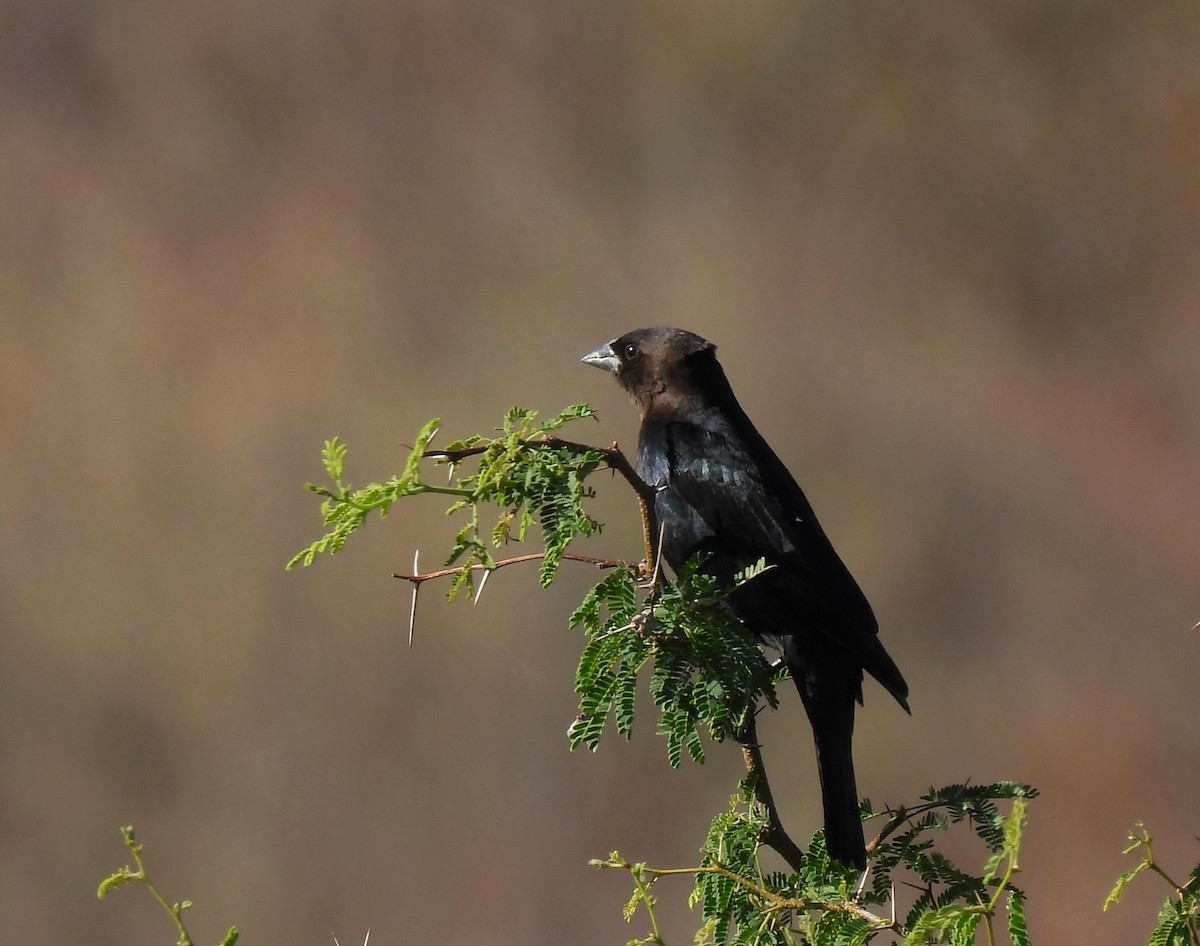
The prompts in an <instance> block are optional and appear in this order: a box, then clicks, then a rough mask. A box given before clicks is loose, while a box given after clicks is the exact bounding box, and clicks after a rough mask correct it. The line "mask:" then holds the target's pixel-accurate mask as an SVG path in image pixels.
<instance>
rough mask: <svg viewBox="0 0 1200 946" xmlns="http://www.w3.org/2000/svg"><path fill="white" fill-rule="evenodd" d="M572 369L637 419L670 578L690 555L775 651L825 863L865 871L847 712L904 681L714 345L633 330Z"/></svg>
mask: <svg viewBox="0 0 1200 946" xmlns="http://www.w3.org/2000/svg"><path fill="white" fill-rule="evenodd" d="M583 361H584V362H585V363H587V364H589V365H595V366H596V367H598V368H604V369H606V370H608V371H611V372H612V373H613V374H614V375H615V376H616V378H617V381H618V382H619V383H620V385H621V387H622V388H624V389H625V391H626V392H628V394H629V396H630V397H631V398H632V399H633V402H634V404H636V405H637V407H638V410H639V411H640V412H641V418H642V426H641V430H640V432H639V435H638V455H637V469H638V472H639V473H640V474H641V476H642V478H643V479H644V480H645V481H646V482H647V483H649V484H650V485H651V486H653V487H655V488H656V489H657V494H656V497H655V511H656V513H657V515H658V520H659V523H660V524H661V526H662V528H663V535H662V555H663V557H664V558H665V559H666V561H667V564H669V565H670V566H671V568H672V569H674V570H675V571H678V570H679V569H681V568H682V567H683V566H684V564H685V563H686V562H687V561H688V560H689V559H691V558H693V557H698V558H699V561H700V563H701V564H700V567H701V570H702V571H704V572H706V573H708V574H710V575H712V576H714V577H716V578H717V579H718V580H719V581H721V582H723V583H726V584H727V585H728V584H732V582H733V578H734V576H735V575H736V574H737V573H738V572H739V571H741V570H742V569H745V568H747V567H748V566H751V565H753V564H754V563H756V562H758V561H759V560H760V559H765V560H766V562H767V564H768V565H770V566H772V567H770V568H769V569H768V570H766V571H764V572H762V573H760V574H759V575H757V576H756V577H755V578H753V579H751V580H750V581H748V582H746V583H744V584H742V585H740V586H739V587H737V588H736V589H735V590H734V591H733V592H732V593H731V595H730V599H729V602H730V605H731V607H732V610H733V612H734V614H735V615H736V617H737V618H738V619H739V620H740V621H741V622H742V623H743V624H744V625H745V626H746V627H747V628H748V629H749V630H751V631H752V632H753V633H755V634H757V635H758V636H759V638H760V639H762V640H763V641H765V642H766V643H768V644H770V645H771V646H773V647H777V648H779V650H780V652H781V653H782V655H783V660H784V663H785V664H786V665H787V668H788V670H790V671H791V675H792V678H793V679H794V680H795V682H796V688H797V689H798V690H799V691H800V698H801V700H802V701H803V703H804V708H805V710H806V711H807V712H808V718H809V721H810V722H811V723H812V728H813V736H814V738H815V741H816V749H817V770H818V774H819V777H820V781H821V795H822V802H823V808H824V814H825V840H826V846H827V850H828V851H829V853H830V855H831V856H832V857H834V858H836V859H837V860H839V861H841V862H843V863H845V864H852V865H854V866H856V867H858V868H860V869H861V868H863V867H864V866H865V864H866V849H865V845H864V843H863V832H862V822H861V820H860V818H859V814H858V811H859V808H858V790H857V788H856V786H855V782H854V760H853V758H852V755H851V737H852V734H853V731H854V704H855V701H857V702H859V703H861V702H862V680H863V671H864V670H866V671H867V672H868V673H870V674H871V676H873V677H874V678H875V679H876V680H878V681H879V682H880V683H881V684H882V685H883V687H884V688H885V689H886V690H887V691H888V692H889V693H891V694H892V696H894V697H895V698H896V700H897V701H898V702H899V703H900V705H901V706H903V707H904V709H905V710H908V700H907V697H908V684H906V683H905V682H904V677H902V676H901V675H900V671H899V670H898V669H897V668H896V665H895V664H894V663H893V662H892V658H891V657H889V656H888V653H887V651H886V650H884V649H883V645H882V644H881V643H880V642H879V636H878V634H879V626H878V624H877V623H876V621H875V615H874V614H873V613H872V611H871V606H870V605H869V604H868V603H867V599H866V598H865V597H864V595H863V593H862V591H861V589H859V587H858V583H857V582H855V580H854V578H853V576H852V575H851V574H850V572H849V571H848V570H847V568H846V566H845V565H844V564H842V560H841V559H840V558H838V555H837V552H835V551H834V549H833V546H832V545H831V544H830V542H829V539H828V538H826V536H825V532H824V531H823V530H822V529H821V525H820V523H818V522H817V518H816V516H814V515H813V511H812V507H811V506H810V505H809V504H808V500H807V499H806V498H805V496H804V493H803V492H802V491H801V490H800V487H799V486H798V485H797V484H796V481H795V480H794V479H793V478H792V475H791V474H790V473H789V472H788V471H787V468H786V467H785V466H784V465H783V463H782V462H780V460H779V458H778V457H777V456H776V455H775V453H774V451H772V450H771V448H770V447H769V446H768V445H767V442H766V441H765V440H763V438H762V435H761V434H759V432H758V431H757V430H756V429H755V428H754V425H753V424H752V423H751V422H750V419H749V418H748V417H747V416H746V414H745V412H744V411H743V410H742V408H741V406H740V405H739V404H738V402H737V399H736V398H735V397H734V395H733V390H732V389H731V388H730V386H729V382H728V381H727V380H726V378H725V372H724V370H722V368H721V365H720V363H719V362H718V361H717V358H716V346H714V345H713V344H711V343H710V342H707V341H705V340H704V339H703V338H701V337H700V336H698V335H694V334H692V333H691V332H685V331H683V330H682V329H673V328H648V329H639V330H637V331H634V332H630V333H629V334H627V335H622V336H621V337H620V338H616V339H613V340H612V341H611V342H608V343H607V344H605V345H601V346H600V347H599V348H597V349H596V350H595V351H594V352H592V353H591V354H590V355H586V356H585V357H584V358H583Z"/></svg>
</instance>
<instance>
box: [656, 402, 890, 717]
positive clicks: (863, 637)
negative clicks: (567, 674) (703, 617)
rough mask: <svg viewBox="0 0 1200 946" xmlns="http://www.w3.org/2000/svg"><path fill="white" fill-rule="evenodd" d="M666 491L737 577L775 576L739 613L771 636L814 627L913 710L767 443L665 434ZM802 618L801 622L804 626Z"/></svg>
mask: <svg viewBox="0 0 1200 946" xmlns="http://www.w3.org/2000/svg"><path fill="white" fill-rule="evenodd" d="M663 434H664V438H663V440H664V443H663V446H664V447H665V453H666V459H667V463H666V467H667V470H666V473H667V483H666V484H665V485H669V487H670V488H671V490H672V491H673V492H674V493H675V494H677V496H678V497H679V499H680V500H682V501H683V502H684V503H685V504H686V505H687V506H688V507H690V509H691V510H692V511H694V513H695V514H696V515H697V516H699V517H700V518H701V519H702V520H703V522H704V523H705V525H706V526H707V527H708V530H710V531H711V536H710V537H709V538H708V539H707V540H706V541H705V542H704V543H702V544H701V545H700V549H701V551H713V552H715V553H716V557H717V558H719V559H722V566H723V567H724V568H726V569H733V570H736V569H737V568H743V567H745V566H747V565H750V564H753V563H754V562H755V561H757V559H759V558H765V559H766V560H767V562H768V564H771V565H774V566H775V568H772V569H770V570H769V571H767V572H765V573H763V574H762V575H760V576H759V577H757V578H755V579H754V581H753V582H752V583H751V584H750V585H748V586H746V587H745V588H744V589H743V590H742V592H740V593H739V597H738V599H737V600H736V601H735V610H738V611H740V612H742V614H743V616H744V617H746V618H749V619H750V620H751V622H752V623H754V624H757V625H759V626H760V628H763V629H765V630H767V631H776V630H778V631H782V630H784V629H787V628H792V627H795V626H796V625H797V621H798V620H799V621H800V623H802V624H804V625H806V626H808V627H809V628H810V629H812V630H813V631H816V632H817V633H818V636H819V637H822V638H824V639H825V640H827V641H828V642H829V644H831V645H832V646H833V647H834V648H835V649H837V650H840V651H842V652H845V653H849V654H852V655H854V659H855V660H856V661H857V662H858V663H859V665H860V666H862V667H863V668H865V669H866V670H867V671H868V672H869V673H870V674H871V675H872V676H874V677H876V678H877V679H878V680H879V681H880V683H882V684H883V685H884V687H885V688H887V689H888V690H889V691H891V692H892V694H893V695H894V696H895V697H896V699H897V700H899V701H900V703H901V705H903V706H907V703H906V701H905V697H906V695H907V692H908V687H907V685H906V684H905V683H904V678H903V677H902V676H901V675H900V672H899V670H897V669H896V666H895V664H894V663H893V662H892V660H891V658H890V657H888V655H887V653H886V651H884V649H883V646H882V645H881V644H880V643H879V638H878V636H877V635H878V624H877V623H876V621H875V615H874V613H873V612H872V611H871V606H870V604H869V603H868V602H867V599H866V597H865V596H864V595H863V593H862V590H861V589H860V588H859V587H858V583H857V582H856V581H855V580H854V578H853V576H852V575H851V574H850V572H849V570H848V569H847V568H846V566H845V565H844V564H843V562H842V560H841V559H840V558H839V557H838V555H837V552H836V551H835V550H834V549H833V546H832V545H831V544H830V542H829V539H828V538H827V537H826V535H825V533H824V531H823V530H822V529H821V526H820V523H818V522H817V519H816V516H815V515H814V514H813V511H812V507H811V506H810V505H809V503H808V500H807V499H806V498H805V496H804V493H803V492H802V491H801V489H800V487H799V486H798V485H797V484H796V482H795V480H794V479H793V478H792V476H791V474H790V473H788V472H787V469H786V468H785V467H784V466H783V464H782V463H781V462H780V460H779V459H778V458H777V457H776V456H775V454H774V453H773V452H771V449H770V447H768V446H767V445H766V444H765V443H763V442H762V440H761V438H759V437H757V435H755V434H752V435H750V437H743V436H742V435H741V434H740V433H739V431H738V430H736V429H722V428H720V427H715V428H714V427H713V426H709V427H701V426H699V425H695V424H689V423H674V424H667V425H666V426H665V429H664V431H663ZM801 616H803V617H801Z"/></svg>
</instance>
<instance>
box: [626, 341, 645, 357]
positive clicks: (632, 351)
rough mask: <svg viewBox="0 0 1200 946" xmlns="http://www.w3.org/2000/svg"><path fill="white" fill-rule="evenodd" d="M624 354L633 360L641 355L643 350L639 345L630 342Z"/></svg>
mask: <svg viewBox="0 0 1200 946" xmlns="http://www.w3.org/2000/svg"><path fill="white" fill-rule="evenodd" d="M624 354H625V360H626V361H633V359H634V358H636V357H637V356H638V355H640V354H641V352H640V351H639V350H638V347H637V345H634V344H632V343H630V344H628V345H626V346H625V352H624Z"/></svg>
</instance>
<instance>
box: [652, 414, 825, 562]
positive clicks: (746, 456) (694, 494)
mask: <svg viewBox="0 0 1200 946" xmlns="http://www.w3.org/2000/svg"><path fill="white" fill-rule="evenodd" d="M664 435H665V436H664V441H665V443H664V446H665V451H664V452H665V454H666V461H667V462H666V480H667V482H668V484H669V485H670V487H671V488H672V489H673V490H674V491H675V492H676V493H678V494H679V496H680V498H681V499H683V500H684V501H685V502H686V503H687V504H688V505H689V506H691V507H692V509H694V510H695V511H696V513H697V514H698V515H700V517H701V518H703V519H704V521H705V522H706V523H707V524H708V527H709V528H710V529H711V530H712V532H713V535H714V537H716V538H717V539H718V540H720V541H724V542H728V543H731V544H733V545H734V546H735V547H737V548H744V549H747V550H755V551H757V554H758V555H759V556H765V557H767V558H769V559H778V558H780V557H784V556H789V555H790V554H791V553H793V552H795V551H797V549H798V548H799V547H800V546H801V545H802V544H803V542H804V540H805V535H804V533H805V532H807V531H808V530H809V529H810V528H813V527H816V521H815V519H813V518H812V513H811V509H809V507H808V503H807V501H806V500H804V498H803V494H802V493H800V490H799V487H798V486H796V485H795V482H794V481H793V480H792V479H791V476H790V475H789V474H788V473H787V472H786V470H785V471H783V475H784V476H785V477H786V480H787V481H786V484H783V483H777V482H773V481H774V480H776V479H778V471H776V470H773V469H771V468H770V464H765V463H763V462H762V459H763V458H760V457H758V456H756V455H755V452H754V451H753V450H752V449H751V447H750V445H749V444H747V443H745V442H744V441H743V440H742V439H741V438H740V437H738V436H737V434H736V433H735V432H732V431H729V432H727V431H723V430H719V429H712V428H710V427H701V426H698V425H695V424H687V423H673V424H668V425H666V427H665V430H664ZM769 459H770V460H774V461H775V462H776V463H778V461H777V460H775V457H774V456H773V455H772V456H771V457H770V458H769ZM787 487H790V489H788V488H787ZM792 490H794V491H795V493H796V494H798V495H799V500H800V501H799V503H797V502H795V501H794V499H793V495H792ZM816 528H817V530H818V531H819V527H816Z"/></svg>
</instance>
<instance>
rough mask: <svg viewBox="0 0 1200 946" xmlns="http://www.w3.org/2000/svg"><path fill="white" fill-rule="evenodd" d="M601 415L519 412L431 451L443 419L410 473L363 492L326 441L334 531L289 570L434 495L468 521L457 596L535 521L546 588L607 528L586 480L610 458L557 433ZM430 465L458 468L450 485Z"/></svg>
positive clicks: (455, 550)
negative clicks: (433, 475) (409, 500)
mask: <svg viewBox="0 0 1200 946" xmlns="http://www.w3.org/2000/svg"><path fill="white" fill-rule="evenodd" d="M595 416H596V412H595V411H594V410H593V409H592V408H590V407H588V406H587V405H586V404H575V405H572V406H571V407H568V408H566V409H565V410H564V411H562V412H560V413H559V414H557V415H555V416H553V417H551V418H549V419H548V420H544V421H542V422H540V423H539V422H538V420H537V418H538V412H537V411H533V410H527V409H524V408H518V407H514V408H511V409H510V410H509V411H508V413H507V414H506V415H505V417H504V421H503V424H502V426H501V427H500V428H499V429H498V433H499V436H497V437H493V438H485V437H480V436H472V437H468V438H465V439H462V440H457V441H455V442H453V443H451V444H450V445H449V446H448V447H447V448H446V449H445V450H442V451H436V452H434V451H431V450H430V449H429V448H430V444H431V442H432V441H433V438H434V436H435V435H436V434H437V431H438V428H439V426H440V425H441V419H440V418H434V419H433V420H431V421H430V422H429V423H428V424H426V425H425V426H424V427H422V428H421V430H420V432H419V433H418V434H417V438H416V441H415V442H414V444H413V447H412V450H411V451H410V452H409V454H408V457H407V459H406V460H405V463H404V468H403V470H402V472H401V473H399V474H397V475H395V476H392V477H390V478H389V479H387V480H385V481H384V482H382V483H369V484H367V485H366V486H363V487H359V488H354V487H351V486H349V485H348V484H347V483H346V482H345V480H344V475H345V462H346V452H347V447H346V445H345V444H344V443H343V442H342V441H340V440H339V439H338V438H337V437H334V438H333V439H331V440H328V441H326V442H325V446H324V449H323V451H322V463H323V464H324V466H325V470H326V472H327V473H328V475H329V478H330V480H332V482H333V488H330V487H328V486H318V485H316V484H313V483H310V484H308V488H309V489H310V490H312V491H313V492H314V493H317V494H318V495H319V496H323V497H324V502H322V504H321V517H322V521H323V523H324V525H325V528H326V532H325V534H324V535H323V536H321V538H319V539H317V540H316V541H315V542H313V543H312V544H311V545H309V546H308V547H307V548H306V549H303V550H302V551H300V552H299V553H297V554H296V555H294V556H293V557H292V559H291V560H290V561H289V562H288V563H287V566H286V567H287V568H289V569H290V568H294V567H295V566H297V565H303V566H305V567H307V566H309V565H312V564H313V562H314V561H315V560H316V558H317V556H318V555H321V554H323V553H328V554H331V555H332V554H335V553H337V552H339V551H341V549H342V548H343V546H345V544H346V541H347V540H348V539H349V537H350V536H351V535H353V534H354V533H355V532H357V531H358V530H359V529H360V528H362V527H363V526H364V525H365V524H366V523H367V521H368V519H369V518H370V516H371V514H372V513H377V514H378V515H379V516H380V517H383V516H386V515H387V514H388V513H389V512H390V511H391V508H392V506H393V505H394V504H395V503H396V502H398V501H399V500H401V499H404V498H406V497H409V496H416V495H422V494H426V493H432V494H436V495H444V496H450V497H452V498H453V500H454V502H453V503H452V505H451V506H450V508H449V509H448V510H447V515H457V514H460V513H465V521H464V523H463V524H462V526H461V527H460V528H459V530H458V533H457V535H456V536H455V540H454V544H453V546H452V547H451V550H450V552H449V554H448V555H447V556H446V564H447V565H462V566H463V568H462V569H461V570H460V571H456V572H455V573H454V575H453V578H452V580H451V584H450V589H449V591H448V593H447V596H448V597H449V598H451V599H453V598H454V597H455V596H457V595H458V593H459V592H460V591H461V590H462V589H463V588H467V589H468V593H469V594H473V593H474V584H473V575H474V572H475V569H474V568H473V567H472V566H481V567H482V568H483V569H484V570H490V569H492V568H494V567H495V566H496V560H495V558H494V557H493V555H492V553H491V549H492V548H499V547H500V546H502V545H505V544H507V543H508V542H512V541H524V540H525V538H526V536H527V533H528V530H529V527H530V526H532V525H534V524H535V523H537V524H539V525H540V526H541V528H542V533H543V538H544V540H545V548H546V553H545V556H544V558H543V559H542V566H541V574H540V576H539V577H540V580H541V583H542V585H543V586H545V585H548V584H550V583H551V582H552V581H553V580H554V577H555V575H556V574H557V571H558V566H559V564H560V563H561V562H562V559H563V555H564V554H565V553H566V550H567V547H568V546H569V545H570V543H571V541H572V540H573V539H575V538H576V537H578V536H589V535H593V534H595V533H596V532H598V531H599V530H600V523H599V522H597V521H596V520H595V519H594V518H592V517H591V516H590V515H588V513H587V511H586V510H585V509H584V503H585V501H586V500H588V499H591V498H592V496H593V495H594V491H593V490H592V489H591V488H590V487H588V486H586V485H585V483H584V480H585V478H586V477H587V476H588V475H589V474H590V473H592V472H594V471H595V470H596V469H598V468H599V467H600V466H602V465H603V464H605V463H606V461H607V460H608V459H609V455H608V454H607V453H606V452H605V451H603V450H599V449H596V448H591V447H586V446H580V445H576V444H570V443H567V442H564V441H560V440H557V439H556V438H554V437H552V436H551V432H552V431H556V430H558V429H560V428H561V427H562V426H563V425H564V424H566V423H568V422H569V421H572V420H578V419H581V418H593V419H594V418H595ZM466 459H472V460H474V461H475V465H474V469H473V470H472V471H470V472H468V473H466V474H465V475H459V468H460V466H461V465H462V463H463V461H464V460H466ZM426 460H432V461H433V462H435V463H437V464H440V465H443V466H447V467H449V472H450V476H449V480H450V482H449V484H448V485H445V486H438V485H435V484H432V483H429V482H426V481H425V480H424V479H423V478H422V463H423V461H426ZM488 506H494V507H497V509H498V513H497V514H496V518H495V521H494V522H493V523H491V524H490V526H489V525H485V524H484V519H483V515H482V510H484V508H485V507H488Z"/></svg>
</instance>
